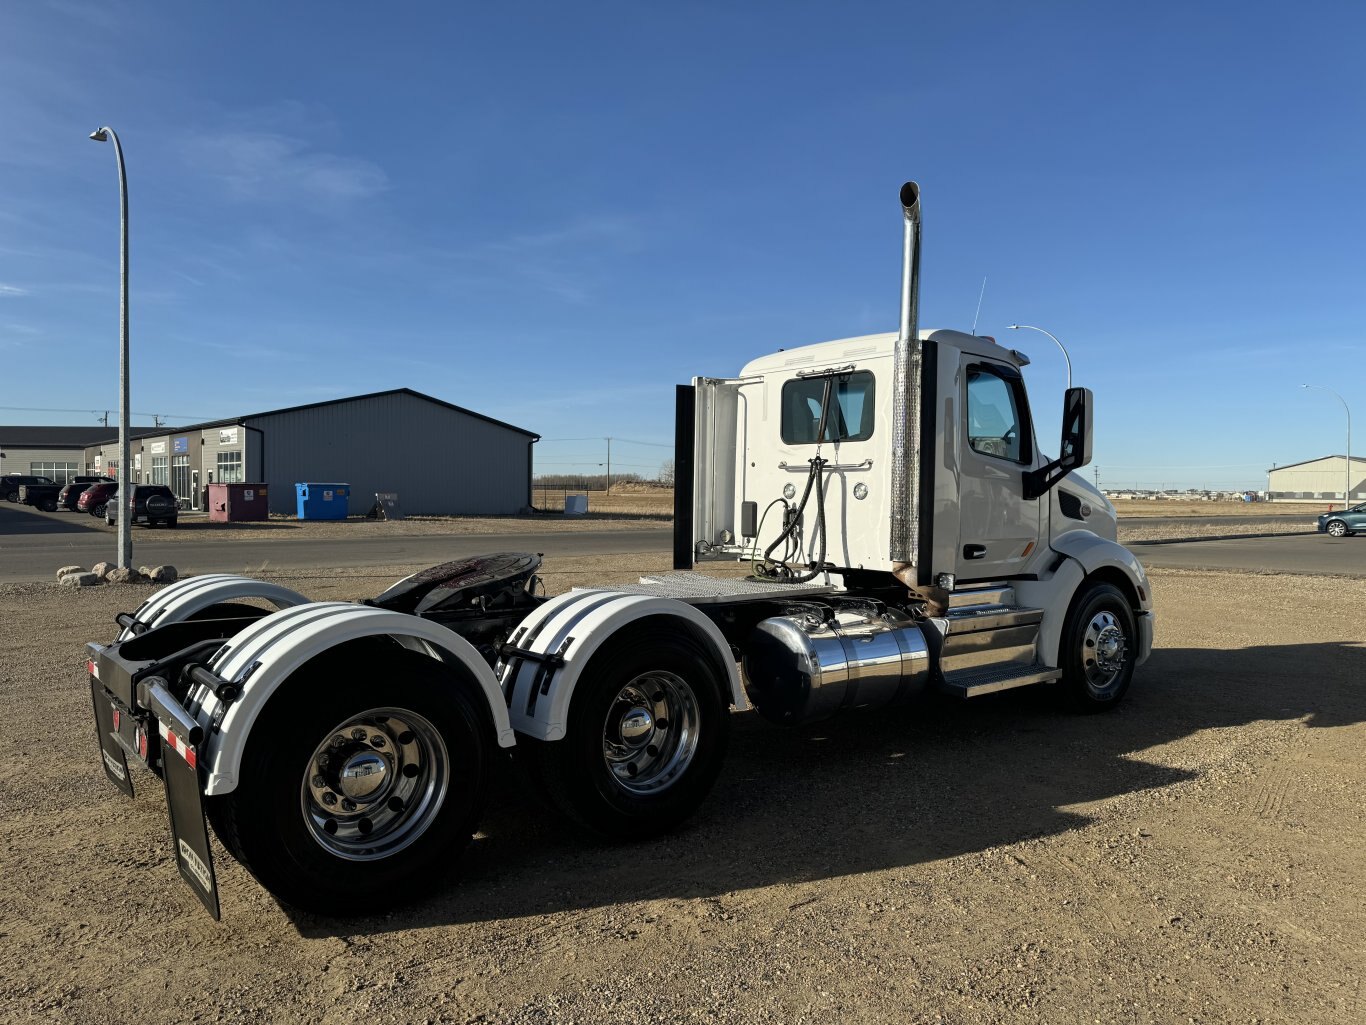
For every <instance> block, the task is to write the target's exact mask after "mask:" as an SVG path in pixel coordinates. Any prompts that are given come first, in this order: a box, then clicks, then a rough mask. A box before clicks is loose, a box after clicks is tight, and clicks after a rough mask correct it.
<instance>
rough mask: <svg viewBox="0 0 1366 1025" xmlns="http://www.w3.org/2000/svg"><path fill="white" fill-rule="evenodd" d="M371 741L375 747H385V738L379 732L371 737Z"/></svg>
mask: <svg viewBox="0 0 1366 1025" xmlns="http://www.w3.org/2000/svg"><path fill="white" fill-rule="evenodd" d="M370 743H371V744H373V745H374V746H375V747H383V746H384V738H383V737H381V736H380V735H379V734H378V733H376V734H375V735H374V736H373V737H371V738H370Z"/></svg>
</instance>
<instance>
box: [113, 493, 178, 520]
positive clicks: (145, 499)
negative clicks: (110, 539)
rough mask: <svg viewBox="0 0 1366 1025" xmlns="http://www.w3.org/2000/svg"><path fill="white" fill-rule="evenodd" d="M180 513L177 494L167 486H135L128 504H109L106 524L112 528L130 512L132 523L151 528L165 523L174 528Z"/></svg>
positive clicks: (115, 500) (119, 502) (116, 501)
mask: <svg viewBox="0 0 1366 1025" xmlns="http://www.w3.org/2000/svg"><path fill="white" fill-rule="evenodd" d="M179 511H180V509H179V503H177V502H176V497H175V494H174V493H173V492H172V491H171V489H170V488H168V487H167V486H166V485H165V484H135V485H133V488H132V494H130V495H129V496H128V500H127V501H126V502H121V501H118V500H117V499H114V500H112V501H110V502H108V503H107V505H106V507H105V512H104V522H105V523H107V524H109V526H111V527H112V526H113V525H114V524H115V523H117V522H118V521H119V517H120V516H122V515H123V514H124V513H125V512H128V513H130V515H131V517H132V518H131V519H130V520H129V521H128V522H130V523H138V522H142V523H146V524H147V526H149V527H155V526H156V525H157V524H158V523H164V524H166V526H168V527H174V526H175V525H176V518H177V516H178V515H179Z"/></svg>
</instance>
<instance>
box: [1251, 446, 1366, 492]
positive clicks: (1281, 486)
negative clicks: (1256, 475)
mask: <svg viewBox="0 0 1366 1025" xmlns="http://www.w3.org/2000/svg"><path fill="white" fill-rule="evenodd" d="M1267 479H1268V482H1269V483H1268V487H1267V492H1268V494H1267V497H1268V498H1270V499H1271V500H1272V501H1278V500H1279V501H1311V500H1313V501H1318V500H1324V499H1337V500H1338V501H1339V502H1340V501H1342V489H1343V488H1344V487H1345V486H1346V484H1347V480H1348V474H1347V457H1346V456H1323V457H1321V458H1319V459H1306V460H1305V461H1304V462H1302V463H1291V464H1289V465H1288V466H1277V467H1275V468H1273V469H1270V470H1268V471H1267ZM1351 482H1352V485H1351V487H1352V491H1351V498H1350V501H1352V502H1359V501H1361V500H1362V499H1366V459H1363V458H1361V457H1359V456H1353V457H1352V472H1351Z"/></svg>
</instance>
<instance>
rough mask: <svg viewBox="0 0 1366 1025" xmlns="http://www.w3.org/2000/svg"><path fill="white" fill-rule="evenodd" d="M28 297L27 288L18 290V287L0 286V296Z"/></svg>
mask: <svg viewBox="0 0 1366 1025" xmlns="http://www.w3.org/2000/svg"><path fill="white" fill-rule="evenodd" d="M20 295H28V289H27V288H20V287H19V286H18V285H0V296H5V297H14V296H20Z"/></svg>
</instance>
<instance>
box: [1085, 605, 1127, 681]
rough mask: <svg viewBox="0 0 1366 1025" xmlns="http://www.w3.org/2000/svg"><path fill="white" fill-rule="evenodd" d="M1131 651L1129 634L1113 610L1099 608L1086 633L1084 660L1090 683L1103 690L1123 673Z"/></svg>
mask: <svg viewBox="0 0 1366 1025" xmlns="http://www.w3.org/2000/svg"><path fill="white" fill-rule="evenodd" d="M1127 655H1128V638H1126V637H1125V636H1124V629H1123V627H1121V626H1120V623H1119V619H1118V618H1117V617H1116V616H1115V614H1114V613H1113V612H1109V611H1103V612H1097V613H1096V614H1095V615H1094V616H1093V617H1092V618H1091V622H1090V623H1088V624H1087V627H1086V632H1085V634H1084V636H1083V637H1082V649H1081V662H1082V667H1083V668H1084V669H1085V672H1086V683H1087V686H1088V687H1090V688H1091V689H1092V690H1093V691H1103V690H1105V689H1106V688H1107V687H1109V686H1110V685H1111V684H1113V683H1114V682H1115V680H1116V679H1117V678H1118V677H1119V675H1120V673H1121V672H1122V671H1123V669H1124V662H1125V659H1126V657H1127Z"/></svg>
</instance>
